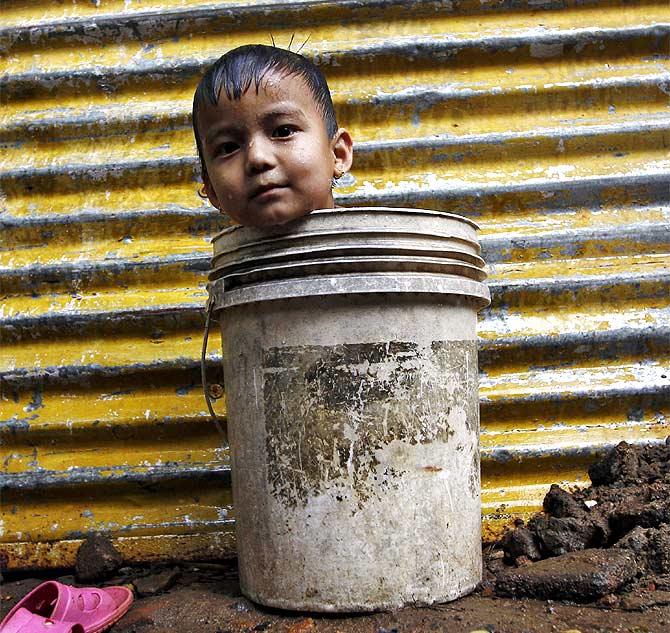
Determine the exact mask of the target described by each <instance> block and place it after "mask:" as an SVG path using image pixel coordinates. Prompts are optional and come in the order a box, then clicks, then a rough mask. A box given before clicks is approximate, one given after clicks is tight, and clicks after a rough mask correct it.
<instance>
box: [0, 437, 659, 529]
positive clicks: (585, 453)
mask: <svg viewBox="0 0 670 633" xmlns="http://www.w3.org/2000/svg"><path fill="white" fill-rule="evenodd" d="M663 443H664V440H661V439H655V438H647V439H640V440H631V441H628V444H631V445H634V446H649V445H662V444H663ZM617 444H618V442H602V443H598V444H595V443H589V444H573V445H571V446H565V445H562V446H552V445H550V444H534V445H531V446H518V445H510V446H496V447H486V446H483V447H482V448H481V460H482V465H483V466H485V465H486V463H487V462H497V463H506V462H509V461H511V460H519V459H524V460H529V459H548V458H549V459H551V458H564V459H567V458H584V457H589V458H593V457H597V456H599V455H602V454H603V453H605V452H606V451H609V450H611V449H612V448H614V447H615V446H616V445H617ZM209 478H216V479H217V480H219V479H223V485H225V486H230V467H229V466H228V465H227V464H225V465H223V464H222V465H220V466H216V465H213V464H212V465H209V466H204V465H202V466H198V465H196V464H188V463H186V464H175V465H172V466H163V465H161V466H150V467H143V468H141V469H140V468H128V467H124V466H117V467H114V466H109V467H104V466H103V467H91V468H72V469H70V470H68V471H64V472H58V471H40V470H36V471H24V472H21V473H12V474H0V489H5V490H23V491H26V490H30V489H39V488H53V487H61V486H64V485H65V486H71V485H107V484H111V483H114V484H124V483H142V484H155V483H159V482H162V481H170V480H175V479H181V480H197V479H209ZM219 485H221V484H219ZM227 522H232V521H231V520H227Z"/></svg>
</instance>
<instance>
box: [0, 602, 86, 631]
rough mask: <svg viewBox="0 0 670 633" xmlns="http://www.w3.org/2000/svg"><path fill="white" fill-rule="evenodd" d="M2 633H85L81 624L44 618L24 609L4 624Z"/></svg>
mask: <svg viewBox="0 0 670 633" xmlns="http://www.w3.org/2000/svg"><path fill="white" fill-rule="evenodd" d="M1 633H84V628H83V627H82V626H81V625H80V624H73V623H72V622H62V621H58V620H52V619H51V618H43V617H42V616H41V615H37V614H35V613H31V612H30V611H28V609H24V608H23V607H21V608H19V609H17V610H16V611H15V612H14V614H13V616H12V618H11V619H10V620H8V621H7V622H5V623H4V625H3V627H2V630H1Z"/></svg>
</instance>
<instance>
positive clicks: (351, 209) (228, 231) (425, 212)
mask: <svg viewBox="0 0 670 633" xmlns="http://www.w3.org/2000/svg"><path fill="white" fill-rule="evenodd" d="M361 211H380V212H381V211H394V212H398V211H400V212H403V213H407V214H410V215H411V214H416V215H433V216H438V217H442V218H449V219H452V220H458V221H461V222H464V223H465V224H469V225H470V226H471V227H472V228H474V229H475V230H476V231H479V230H481V228H480V226H479V224H477V223H476V222H475V221H474V220H471V219H470V218H466V217H465V216H463V215H458V214H457V213H450V212H449V211H439V210H438V209H423V208H421V207H381V206H373V207H333V208H332V209H314V210H313V211H310V212H309V213H307V214H305V215H302V216H300V217H299V218H295V219H294V220H291V221H289V222H286V223H284V224H272V225H268V226H244V225H242V224H235V225H233V226H228V227H226V228H225V229H222V230H221V231H219V232H218V233H216V234H215V235H214V236H212V238H211V240H210V242H211V243H214V242H215V241H216V240H218V239H219V238H221V237H223V236H225V235H230V234H231V233H235V232H237V231H241V230H245V229H246V230H252V231H259V230H263V229H271V228H276V227H279V226H286V227H288V226H290V225H291V224H292V223H293V222H299V221H301V220H304V219H305V218H308V217H310V216H313V215H328V214H333V215H334V214H337V213H351V212H361Z"/></svg>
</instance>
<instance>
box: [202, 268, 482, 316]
mask: <svg viewBox="0 0 670 633" xmlns="http://www.w3.org/2000/svg"><path fill="white" fill-rule="evenodd" d="M366 282H367V283H366ZM207 290H208V292H209V297H210V302H211V303H212V304H213V309H214V312H215V313H216V312H219V311H221V310H225V309H227V308H232V307H234V306H238V305H244V304H247V303H260V302H264V301H277V300H286V299H297V298H308V297H325V296H330V295H346V294H358V295H361V294H367V295H372V294H387V293H388V294H432V295H456V296H461V297H464V298H469V299H472V300H474V301H475V302H476V303H477V307H476V309H477V311H479V310H481V309H483V308H485V307H486V306H488V305H490V303H491V294H490V292H489V289H488V286H487V285H486V284H485V283H484V282H482V281H475V280H474V279H469V278H465V277H462V276H460V275H450V274H439V273H415V272H402V273H396V272H393V273H388V272H372V273H370V272H368V273H344V274H335V275H310V276H306V277H298V278H288V279H276V280H271V281H261V282H256V283H252V284H248V285H243V286H240V287H237V288H233V289H231V290H225V278H220V279H216V280H213V281H211V282H210V283H208V284H207Z"/></svg>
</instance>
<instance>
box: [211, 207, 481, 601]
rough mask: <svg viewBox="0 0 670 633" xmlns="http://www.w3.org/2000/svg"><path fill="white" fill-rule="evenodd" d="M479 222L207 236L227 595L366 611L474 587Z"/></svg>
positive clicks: (327, 221) (354, 216)
mask: <svg viewBox="0 0 670 633" xmlns="http://www.w3.org/2000/svg"><path fill="white" fill-rule="evenodd" d="M476 230H477V226H476V224H474V223H473V222H471V221H470V220H467V219H465V218H462V217H459V216H455V215H451V214H447V213H442V212H437V211H430V210H422V209H397V208H377V207H375V208H369V207H366V208H347V209H342V208H340V209H326V210H320V211H314V212H313V213H312V214H310V215H309V216H306V217H305V218H301V219H300V220H298V221H295V222H292V223H290V224H286V225H282V226H276V227H269V228H266V229H257V228H242V227H234V228H231V229H227V230H225V231H223V232H222V233H220V234H219V235H217V236H216V237H215V238H214V259H213V269H212V273H211V275H210V287H209V290H210V301H211V302H212V304H213V306H214V310H215V315H216V316H218V318H219V321H220V324H221V335H222V341H223V352H224V356H223V357H224V361H223V363H224V376H225V386H226V394H227V403H228V436H229V440H230V447H231V456H232V478H233V496H234V501H235V518H236V534H237V543H238V555H239V567H240V582H241V587H242V591H243V593H244V594H245V595H246V596H248V597H249V598H251V599H252V600H254V601H256V602H259V603H261V604H264V605H268V606H273V607H280V608H285V609H295V610H309V611H332V612H334V611H340V612H342V611H373V610H379V609H391V608H398V607H401V606H404V605H407V604H432V603H435V602H444V601H448V600H453V599H455V598H457V597H459V596H462V595H464V594H466V593H468V592H470V591H471V590H472V589H473V588H474V587H475V586H476V584H477V583H478V582H479V581H480V580H481V507H480V478H479V409H478V397H477V343H476V321H477V311H478V310H479V309H481V308H482V307H484V306H486V305H488V303H489V293H488V289H487V288H486V285H485V284H484V283H483V282H484V279H485V276H486V275H485V273H484V270H483V265H484V262H483V261H482V259H481V258H480V249H479V244H478V242H477V238H476Z"/></svg>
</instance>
